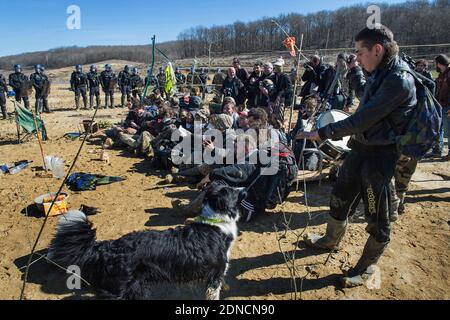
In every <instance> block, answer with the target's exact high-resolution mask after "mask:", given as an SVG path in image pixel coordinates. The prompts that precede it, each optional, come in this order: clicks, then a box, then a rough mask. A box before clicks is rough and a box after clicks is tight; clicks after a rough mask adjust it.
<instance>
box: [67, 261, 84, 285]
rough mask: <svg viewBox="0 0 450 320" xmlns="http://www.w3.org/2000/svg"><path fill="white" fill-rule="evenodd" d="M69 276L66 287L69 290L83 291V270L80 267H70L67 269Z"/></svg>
mask: <svg viewBox="0 0 450 320" xmlns="http://www.w3.org/2000/svg"><path fill="white" fill-rule="evenodd" d="M67 274H70V276H69V278H67V281H66V285H67V288H68V289H69V290H80V289H81V269H80V267H79V266H69V267H68V268H67Z"/></svg>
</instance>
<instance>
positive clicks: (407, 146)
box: [397, 69, 442, 160]
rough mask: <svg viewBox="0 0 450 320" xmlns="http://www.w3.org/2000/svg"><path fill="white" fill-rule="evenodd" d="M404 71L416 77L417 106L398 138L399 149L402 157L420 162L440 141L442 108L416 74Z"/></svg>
mask: <svg viewBox="0 0 450 320" xmlns="http://www.w3.org/2000/svg"><path fill="white" fill-rule="evenodd" d="M403 71H406V72H408V73H409V74H411V75H412V76H413V77H414V80H415V84H416V96H417V105H416V107H415V109H414V111H413V112H412V114H411V119H410V121H409V124H408V126H407V128H406V131H405V134H403V135H398V136H397V148H398V150H399V152H400V153H401V154H402V155H404V156H407V157H410V158H412V159H417V160H420V159H422V158H423V157H424V156H425V154H426V153H427V152H428V151H429V150H430V149H431V148H433V146H434V145H435V144H436V143H437V142H438V141H439V136H440V130H441V126H442V107H441V105H440V104H439V102H438V101H437V100H436V98H435V97H434V95H433V94H432V92H431V90H430V89H429V88H428V86H427V85H425V84H424V81H423V80H422V79H421V77H420V76H419V75H418V74H416V72H414V71H411V70H407V69H404V70H403Z"/></svg>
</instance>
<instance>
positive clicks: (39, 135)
mask: <svg viewBox="0 0 450 320" xmlns="http://www.w3.org/2000/svg"><path fill="white" fill-rule="evenodd" d="M31 114H32V115H33V121H34V128H35V129H36V135H37V139H38V142H39V148H40V149H41V156H42V163H43V166H42V167H43V168H44V170H45V171H47V168H46V167H45V156H44V148H43V147H42V139H41V132H40V131H39V127H38V124H37V121H36V115H35V114H34V112H33V110H31Z"/></svg>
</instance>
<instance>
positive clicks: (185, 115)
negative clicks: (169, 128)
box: [177, 109, 195, 133]
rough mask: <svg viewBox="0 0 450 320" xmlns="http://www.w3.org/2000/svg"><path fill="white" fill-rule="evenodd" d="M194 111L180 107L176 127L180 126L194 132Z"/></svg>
mask: <svg viewBox="0 0 450 320" xmlns="http://www.w3.org/2000/svg"><path fill="white" fill-rule="evenodd" d="M194 113H195V112H192V111H187V110H186V109H182V110H181V111H180V113H179V116H178V122H177V124H178V128H179V127H182V128H183V129H186V130H187V131H189V132H191V133H194Z"/></svg>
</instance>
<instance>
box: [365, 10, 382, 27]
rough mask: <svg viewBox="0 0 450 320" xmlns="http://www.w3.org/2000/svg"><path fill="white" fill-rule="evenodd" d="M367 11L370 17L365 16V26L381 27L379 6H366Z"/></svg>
mask: <svg viewBox="0 0 450 320" xmlns="http://www.w3.org/2000/svg"><path fill="white" fill-rule="evenodd" d="M367 13H368V14H370V17H369V18H367V28H369V29H379V28H380V27H381V8H380V7H379V6H376V5H371V6H369V7H368V8H367Z"/></svg>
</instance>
